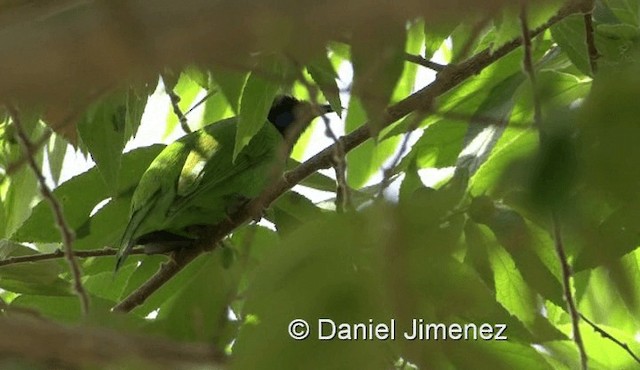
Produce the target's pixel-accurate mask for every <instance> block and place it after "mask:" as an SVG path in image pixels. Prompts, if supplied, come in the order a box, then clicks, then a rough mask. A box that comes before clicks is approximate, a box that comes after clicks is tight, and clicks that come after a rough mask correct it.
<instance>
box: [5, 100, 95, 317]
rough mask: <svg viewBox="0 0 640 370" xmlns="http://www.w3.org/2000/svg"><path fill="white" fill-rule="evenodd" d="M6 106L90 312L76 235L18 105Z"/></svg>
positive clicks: (76, 286) (76, 289)
mask: <svg viewBox="0 0 640 370" xmlns="http://www.w3.org/2000/svg"><path fill="white" fill-rule="evenodd" d="M6 107H7V111H8V112H9V115H10V116H11V120H12V121H13V124H14V126H15V127H16V137H17V139H18V141H19V142H20V146H22V150H23V152H24V155H25V157H26V159H27V163H28V164H29V167H31V170H32V171H33V173H34V175H35V176H36V179H37V180H38V185H39V187H40V193H41V194H42V197H43V198H44V199H45V200H46V201H47V202H49V204H50V206H51V211H52V212H53V217H54V219H55V221H56V226H57V227H58V229H59V230H60V234H61V235H62V244H63V246H64V255H65V259H66V260H67V263H68V265H69V270H71V275H72V276H73V290H74V292H75V293H76V295H77V296H78V298H79V299H80V307H81V308H82V313H83V314H85V315H86V314H87V313H88V312H89V295H88V294H87V291H86V290H85V289H84V286H83V285H82V272H81V271H80V266H79V265H78V261H76V259H75V257H74V255H73V241H74V239H75V235H74V233H73V230H71V228H70V227H69V225H68V224H67V220H66V219H65V218H64V214H63V211H62V205H61V204H60V202H58V199H56V197H55V195H53V192H52V191H51V189H49V187H48V186H47V182H46V180H45V178H44V175H43V174H42V171H40V168H39V167H38V164H37V163H36V159H35V151H34V150H35V149H34V146H33V143H32V142H31V141H30V140H29V136H28V135H27V133H26V132H25V130H24V127H23V126H22V121H21V120H20V115H19V114H18V110H17V109H16V107H14V106H12V105H10V104H7V106H6Z"/></svg>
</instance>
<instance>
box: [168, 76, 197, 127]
mask: <svg viewBox="0 0 640 370" xmlns="http://www.w3.org/2000/svg"><path fill="white" fill-rule="evenodd" d="M162 80H163V82H164V84H165V86H164V91H165V92H166V93H167V96H169V100H170V101H171V108H172V109H173V114H175V115H176V117H178V121H179V122H180V127H181V128H182V131H184V132H185V133H187V134H190V133H191V128H190V127H189V122H187V117H186V116H185V115H184V113H182V109H180V96H179V95H178V94H176V92H175V91H174V90H173V88H171V87H169V86H167V81H168V79H166V78H165V77H164V76H163V77H162Z"/></svg>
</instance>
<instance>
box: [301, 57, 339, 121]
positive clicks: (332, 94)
mask: <svg viewBox="0 0 640 370" xmlns="http://www.w3.org/2000/svg"><path fill="white" fill-rule="evenodd" d="M307 70H308V71H309V74H310V75H311V77H312V78H313V80H314V81H315V82H316V84H318V87H320V90H321V91H322V94H323V95H324V96H325V98H327V101H328V102H329V104H330V105H331V108H332V109H333V111H334V112H336V113H337V114H338V116H342V102H341V101H340V90H339V89H338V84H337V82H336V79H337V78H338V74H337V73H336V71H335V70H334V69H333V65H331V62H330V61H329V58H328V57H327V55H326V54H325V53H323V54H322V55H320V56H318V57H316V58H314V59H313V60H312V61H311V63H309V64H307Z"/></svg>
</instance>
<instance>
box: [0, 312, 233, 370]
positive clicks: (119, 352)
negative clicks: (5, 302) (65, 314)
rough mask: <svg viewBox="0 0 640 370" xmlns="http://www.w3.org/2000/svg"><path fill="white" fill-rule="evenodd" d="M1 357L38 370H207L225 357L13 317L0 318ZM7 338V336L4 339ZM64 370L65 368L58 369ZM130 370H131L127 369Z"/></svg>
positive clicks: (207, 349)
mask: <svg viewBox="0 0 640 370" xmlns="http://www.w3.org/2000/svg"><path fill="white" fill-rule="evenodd" d="M0 332H1V333H4V334H5V335H0V355H1V356H0V357H1V358H2V359H3V360H4V359H7V358H9V359H17V360H25V363H26V364H33V363H34V362H35V363H39V364H42V365H43V368H50V367H51V366H52V364H57V365H58V366H54V367H56V368H83V369H84V368H87V367H89V368H122V367H123V365H128V366H124V367H125V368H127V367H131V366H133V364H135V367H136V368H139V367H140V366H143V368H147V367H148V368H153V369H193V368H202V369H211V368H220V367H221V366H222V365H224V362H223V360H224V357H223V355H222V353H221V352H220V351H217V350H216V349H215V348H213V347H212V346H211V345H205V344H195V343H190V344H186V343H178V342H172V341H168V340H162V339H159V338H155V337H154V338H152V337H147V336H139V335H131V334H122V333H118V332H115V331H113V330H106V329H99V328H88V327H83V326H80V327H67V326H63V325H58V324H54V323H51V322H48V321H46V320H43V319H39V318H33V317H27V316H25V315H19V314H12V315H10V317H0ZM8 333H10V335H8ZM61 365H65V366H61ZM131 368H133V367H131Z"/></svg>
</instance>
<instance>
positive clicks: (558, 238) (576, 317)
mask: <svg viewBox="0 0 640 370" xmlns="http://www.w3.org/2000/svg"><path fill="white" fill-rule="evenodd" d="M551 218H552V222H553V238H554V245H555V247H556V253H557V254H558V259H559V260H560V266H561V268H562V287H563V288H564V299H565V301H566V302H567V308H568V310H569V315H571V326H572V327H573V341H574V342H575V343H576V346H577V347H578V352H580V363H581V364H582V369H583V370H587V368H588V367H587V351H586V350H585V348H584V342H583V341H582V335H581V334H580V316H581V315H580V312H578V307H577V306H576V301H575V299H574V298H573V293H572V292H571V266H569V261H568V260H567V254H566V253H565V251H564V244H563V242H562V232H561V230H560V220H558V216H557V215H556V214H555V212H553V213H552V216H551Z"/></svg>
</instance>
